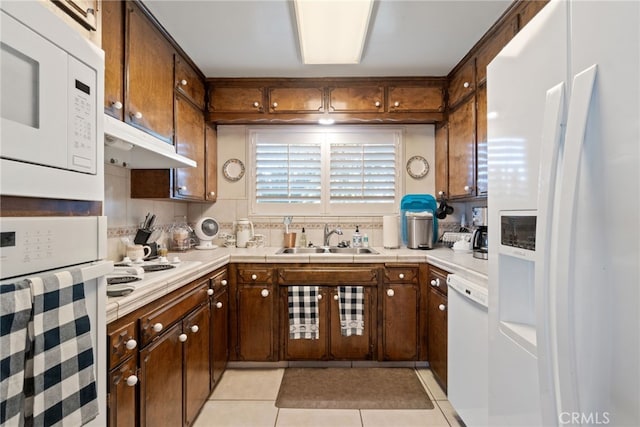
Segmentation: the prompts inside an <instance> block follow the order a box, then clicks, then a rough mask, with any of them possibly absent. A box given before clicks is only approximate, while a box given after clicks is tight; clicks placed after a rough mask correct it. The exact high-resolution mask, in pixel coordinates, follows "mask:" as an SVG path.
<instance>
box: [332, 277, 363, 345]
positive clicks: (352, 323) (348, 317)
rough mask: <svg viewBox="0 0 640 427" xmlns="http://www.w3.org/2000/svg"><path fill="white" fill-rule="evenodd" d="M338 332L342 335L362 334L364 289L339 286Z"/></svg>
mask: <svg viewBox="0 0 640 427" xmlns="http://www.w3.org/2000/svg"><path fill="white" fill-rule="evenodd" d="M338 295H339V298H338V303H339V308H340V330H341V332H342V335H343V336H345V337H349V336H351V335H363V334H364V288H363V287H362V286H339V287H338Z"/></svg>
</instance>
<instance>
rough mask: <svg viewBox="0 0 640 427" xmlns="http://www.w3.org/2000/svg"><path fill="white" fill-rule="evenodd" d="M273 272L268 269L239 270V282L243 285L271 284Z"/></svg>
mask: <svg viewBox="0 0 640 427" xmlns="http://www.w3.org/2000/svg"><path fill="white" fill-rule="evenodd" d="M271 277H272V272H271V269H268V268H263V269H260V268H247V269H244V268H239V269H238V281H239V282H242V283H254V282H271Z"/></svg>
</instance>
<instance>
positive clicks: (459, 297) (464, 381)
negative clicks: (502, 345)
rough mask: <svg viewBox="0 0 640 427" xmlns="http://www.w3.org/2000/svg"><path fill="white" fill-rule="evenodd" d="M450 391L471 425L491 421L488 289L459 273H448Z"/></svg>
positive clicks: (448, 389)
mask: <svg viewBox="0 0 640 427" xmlns="http://www.w3.org/2000/svg"><path fill="white" fill-rule="evenodd" d="M447 285H448V286H449V292H448V305H449V308H448V314H447V316H448V317H447V321H448V327H447V333H448V338H447V347H448V349H447V351H448V354H447V378H448V380H447V383H448V384H447V395H448V399H449V402H450V403H451V405H452V406H453V408H454V409H455V410H456V412H457V413H458V415H459V416H460V418H462V420H463V421H464V423H465V424H466V425H467V426H469V427H474V426H486V425H487V423H488V394H489V372H488V371H489V358H488V341H489V326H488V322H489V320H488V315H487V305H488V292H487V289H486V288H484V287H482V286H480V285H477V284H475V283H473V282H470V281H469V280H467V279H465V278H463V277H460V276H459V275H456V274H449V275H448V276H447Z"/></svg>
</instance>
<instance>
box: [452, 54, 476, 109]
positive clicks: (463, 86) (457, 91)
mask: <svg viewBox="0 0 640 427" xmlns="http://www.w3.org/2000/svg"><path fill="white" fill-rule="evenodd" d="M475 90H476V64H475V61H474V59H473V58H471V59H469V60H468V61H467V62H465V63H464V65H463V66H462V67H461V68H459V69H458V70H457V71H456V73H455V74H453V75H452V76H451V80H450V81H449V108H450V109H452V108H455V107H456V106H457V105H458V104H459V103H460V102H461V101H462V100H463V99H465V98H466V97H467V96H468V95H469V94H472V93H473V92H474V91H475Z"/></svg>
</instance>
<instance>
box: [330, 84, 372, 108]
mask: <svg viewBox="0 0 640 427" xmlns="http://www.w3.org/2000/svg"><path fill="white" fill-rule="evenodd" d="M383 103H384V87H383V86H353V87H331V88H329V111H330V112H332V113H378V112H382V111H383V109H384V107H383V106H384V104H383Z"/></svg>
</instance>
